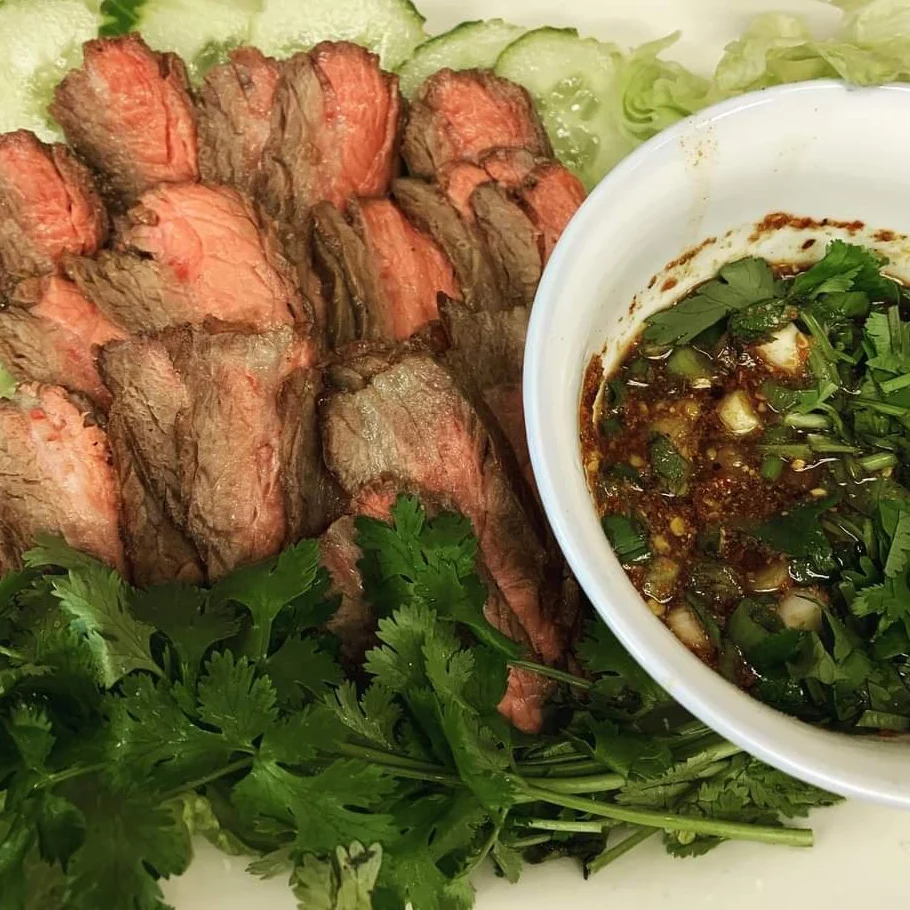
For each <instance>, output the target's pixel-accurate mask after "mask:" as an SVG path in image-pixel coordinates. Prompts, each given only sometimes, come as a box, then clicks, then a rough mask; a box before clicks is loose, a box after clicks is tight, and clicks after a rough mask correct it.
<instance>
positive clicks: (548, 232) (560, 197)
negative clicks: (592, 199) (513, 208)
mask: <svg viewBox="0 0 910 910" xmlns="http://www.w3.org/2000/svg"><path fill="white" fill-rule="evenodd" d="M518 196H519V199H520V200H521V203H522V207H523V208H524V210H525V211H526V212H527V213H528V215H529V216H530V218H531V221H532V222H533V224H534V226H535V227H536V228H537V229H538V231H539V232H540V243H541V251H540V252H541V259H542V261H543V264H544V265H546V263H547V262H548V260H549V259H550V256H551V255H552V253H553V248H554V247H555V246H556V242H557V241H558V240H559V238H560V237H561V236H562V232H563V231H564V230H565V229H566V226H567V225H568V223H569V221H570V220H571V218H572V216H573V215H574V214H575V213H576V212H577V211H578V209H579V207H580V206H581V204H582V203H583V202H584V201H585V188H584V186H582V183H581V181H580V180H579V179H578V178H577V177H576V176H575V175H574V174H573V173H572V172H571V171H569V170H568V169H567V168H565V167H563V166H562V165H561V164H560V163H559V162H558V161H546V162H541V163H540V164H538V165H537V166H536V167H535V168H534V169H533V170H532V171H531V172H530V173H529V174H528V176H527V178H526V179H525V180H524V181H523V183H522V184H521V186H520V187H519V189H518Z"/></svg>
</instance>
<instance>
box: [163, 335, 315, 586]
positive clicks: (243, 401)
mask: <svg viewBox="0 0 910 910" xmlns="http://www.w3.org/2000/svg"><path fill="white" fill-rule="evenodd" d="M213 328H214V329H215V331H206V330H202V329H195V328H190V327H186V328H184V329H177V330H174V331H173V332H172V333H170V335H171V337H170V340H169V347H170V348H171V355H172V358H173V362H174V366H175V368H176V369H177V372H178V374H179V375H180V376H181V377H182V378H183V381H184V383H185V385H186V391H187V403H186V406H185V407H184V408H183V409H182V410H181V411H180V413H179V414H178V415H177V423H176V436H177V462H178V468H179V480H180V494H181V500H182V502H183V504H184V506H185V508H186V528H187V530H188V532H189V534H190V536H191V538H192V539H193V541H194V542H195V544H196V546H197V548H198V549H199V552H200V553H201V554H202V557H203V561H204V563H205V565H206V567H207V569H208V574H209V577H210V578H213V579H214V578H218V577H220V576H222V575H224V574H225V573H227V572H230V571H231V569H234V568H236V567H237V566H239V565H243V564H245V563H250V562H255V561H257V560H260V559H264V558H266V557H269V556H274V555H275V554H276V553H278V552H280V551H281V549H282V548H283V547H284V546H285V545H287V544H288V543H289V542H290V541H291V540H292V539H293V529H292V528H291V527H290V523H289V520H288V509H287V496H288V495H289V492H291V493H292V492H293V491H295V490H296V489H297V484H298V483H299V479H298V478H296V477H293V476H291V475H292V472H290V471H288V476H286V465H285V464H283V463H282V456H283V455H284V456H286V455H287V444H286V442H287V440H286V435H285V434H284V433H283V430H282V416H283V415H282V413H281V409H280V407H279V396H280V393H281V389H282V387H283V385H284V383H285V382H286V381H287V380H288V379H289V378H290V377H291V376H292V375H293V374H294V373H295V371H297V370H299V369H305V368H307V367H309V366H310V365H311V360H312V353H313V352H312V349H311V348H310V347H309V346H308V345H306V344H305V343H304V342H302V341H301V340H300V339H299V338H298V336H297V335H295V333H294V331H293V329H291V328H290V327H287V326H285V327H281V328H277V329H271V330H269V331H267V332H263V333H261V334H251V333H248V332H242V331H229V330H222V329H221V327H213Z"/></svg>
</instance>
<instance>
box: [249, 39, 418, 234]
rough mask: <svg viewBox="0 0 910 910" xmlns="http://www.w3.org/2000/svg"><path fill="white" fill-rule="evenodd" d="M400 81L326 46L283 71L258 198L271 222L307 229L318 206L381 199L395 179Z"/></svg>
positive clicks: (354, 49)
mask: <svg viewBox="0 0 910 910" xmlns="http://www.w3.org/2000/svg"><path fill="white" fill-rule="evenodd" d="M401 115H402V102H401V96H400V94H399V92H398V78H397V77H396V76H394V75H391V74H389V73H385V72H383V71H382V70H381V69H380V68H379V58H378V57H376V56H375V55H374V54H371V53H369V51H367V50H365V49H364V48H362V47H359V46H358V45H355V44H350V43H348V42H324V43H322V44H318V45H317V46H316V47H314V48H313V49H312V50H311V51H309V52H307V53H300V54H295V55H294V56H293V57H291V58H290V59H288V60H286V61H284V62H283V63H282V65H281V76H280V78H279V81H278V87H277V90H276V92H275V103H274V108H273V111H272V121H271V134H270V136H269V140H268V142H267V143H266V146H265V151H264V154H263V161H262V181H261V183H260V187H259V191H260V193H261V195H262V198H263V200H264V201H265V203H266V207H267V210H268V211H269V213H270V214H272V215H274V216H276V217H277V218H279V219H280V220H281V221H282V222H284V223H285V224H287V225H290V226H294V225H299V224H301V223H302V221H303V219H304V217H305V215H306V212H307V211H308V210H309V209H310V207H312V206H313V205H315V204H316V203H318V202H331V203H332V204H333V205H335V206H337V207H338V208H342V209H343V208H344V207H345V205H346V203H347V201H348V199H350V198H351V197H352V196H381V195H383V194H384V193H386V192H387V191H388V188H389V184H390V183H391V180H392V178H393V177H394V176H395V167H396V162H397V152H398V132H399V125H400V120H401Z"/></svg>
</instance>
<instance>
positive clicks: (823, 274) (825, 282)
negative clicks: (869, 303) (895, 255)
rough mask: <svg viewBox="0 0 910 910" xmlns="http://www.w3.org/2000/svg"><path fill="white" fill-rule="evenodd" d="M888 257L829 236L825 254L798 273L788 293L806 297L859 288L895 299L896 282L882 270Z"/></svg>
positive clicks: (877, 297) (878, 297)
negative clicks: (883, 273)
mask: <svg viewBox="0 0 910 910" xmlns="http://www.w3.org/2000/svg"><path fill="white" fill-rule="evenodd" d="M886 264H887V260H886V259H884V258H883V257H881V256H878V255H877V254H876V253H874V252H872V250H869V249H867V248H866V247H862V246H857V245H856V244H852V243H845V242H844V241H843V240H832V241H831V242H830V243H829V244H828V246H827V248H826V249H825V255H824V257H823V258H822V259H821V260H819V261H818V262H816V263H815V265H813V266H812V268H810V269H808V270H806V271H805V272H802V273H801V274H799V275H797V276H796V278H795V279H794V280H793V284H792V287H791V293H792V294H793V295H794V296H797V297H807V298H809V299H812V298H815V297H818V296H819V295H821V294H833V293H843V292H845V291H862V292H864V293H866V294H868V295H869V297H871V298H872V299H873V300H882V301H895V300H897V299H898V297H899V296H900V291H899V288H898V285H897V283H896V282H894V281H892V280H891V279H890V278H886V277H885V276H884V275H882V274H881V269H882V267H883V266H884V265H886Z"/></svg>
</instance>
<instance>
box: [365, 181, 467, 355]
mask: <svg viewBox="0 0 910 910" xmlns="http://www.w3.org/2000/svg"><path fill="white" fill-rule="evenodd" d="M353 213H354V223H355V226H356V227H357V228H358V229H359V231H360V234H361V236H362V237H363V239H364V242H365V243H366V248H367V252H368V254H369V257H370V261H371V263H372V266H371V267H372V269H373V270H374V275H375V276H376V282H377V284H378V286H379V289H380V294H379V300H378V303H379V313H378V318H379V322H380V325H381V334H382V337H383V338H386V339H389V340H393V341H394V340H401V339H405V338H407V337H409V336H410V335H413V334H414V333H415V332H416V331H418V330H419V329H421V328H422V327H423V326H425V325H426V324H427V323H428V322H432V321H433V320H435V319H437V318H438V316H439V309H438V306H437V303H436V301H437V298H438V296H439V294H445V295H446V296H448V297H453V298H459V299H460V298H461V290H460V288H459V287H458V281H457V279H456V277H455V272H454V270H453V268H452V264H451V262H449V260H448V258H447V257H446V255H445V253H444V252H443V251H442V250H441V249H440V248H439V246H438V245H437V244H436V242H435V241H434V240H433V239H432V238H431V237H429V236H428V235H427V234H424V233H423V231H421V230H418V229H417V228H416V227H415V226H414V225H413V224H412V223H411V222H410V221H409V220H408V219H407V218H406V217H405V215H404V213H403V212H402V211H401V209H399V208H398V206H397V205H395V203H394V202H392V201H391V200H390V199H361V200H358V202H357V203H356V204H355V205H354V206H353Z"/></svg>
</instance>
